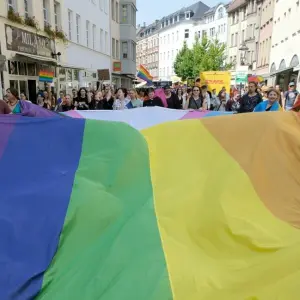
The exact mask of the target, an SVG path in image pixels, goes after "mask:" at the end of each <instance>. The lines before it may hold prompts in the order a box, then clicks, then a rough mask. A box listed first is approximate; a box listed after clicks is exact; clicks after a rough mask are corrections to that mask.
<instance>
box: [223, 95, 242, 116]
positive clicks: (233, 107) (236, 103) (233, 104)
mask: <svg viewBox="0 0 300 300" xmlns="http://www.w3.org/2000/svg"><path fill="white" fill-rule="evenodd" d="M240 99H241V95H240V94H236V95H233V97H232V98H231V99H230V100H229V101H227V103H226V111H232V112H233V113H237V112H238V111H239V109H240Z"/></svg>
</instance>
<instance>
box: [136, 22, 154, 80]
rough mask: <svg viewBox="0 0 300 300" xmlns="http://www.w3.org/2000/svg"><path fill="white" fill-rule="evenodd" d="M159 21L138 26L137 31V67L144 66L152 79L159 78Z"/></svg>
mask: <svg viewBox="0 0 300 300" xmlns="http://www.w3.org/2000/svg"><path fill="white" fill-rule="evenodd" d="M159 24H160V23H159V21H156V22H155V23H153V24H150V25H149V26H144V27H142V28H140V30H139V31H138V32H137V60H136V64H137V68H138V67H139V65H143V66H145V67H146V68H147V69H148V70H149V72H150V74H151V75H152V76H153V79H154V80H158V79H159V35H158V26H159Z"/></svg>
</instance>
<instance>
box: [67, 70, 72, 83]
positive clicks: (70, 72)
mask: <svg viewBox="0 0 300 300" xmlns="http://www.w3.org/2000/svg"><path fill="white" fill-rule="evenodd" d="M67 81H72V70H71V69H67Z"/></svg>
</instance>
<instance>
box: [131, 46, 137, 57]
mask: <svg viewBox="0 0 300 300" xmlns="http://www.w3.org/2000/svg"><path fill="white" fill-rule="evenodd" d="M131 49H132V60H133V61H136V44H135V42H131Z"/></svg>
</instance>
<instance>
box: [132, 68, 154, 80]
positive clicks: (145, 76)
mask: <svg viewBox="0 0 300 300" xmlns="http://www.w3.org/2000/svg"><path fill="white" fill-rule="evenodd" d="M136 76H137V77H138V78H140V79H142V80H144V81H146V82H147V83H148V85H152V84H153V82H152V81H153V76H152V75H151V74H150V72H149V71H148V70H147V69H146V67H144V66H143V65H140V66H139V69H138V72H137V75H136Z"/></svg>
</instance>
